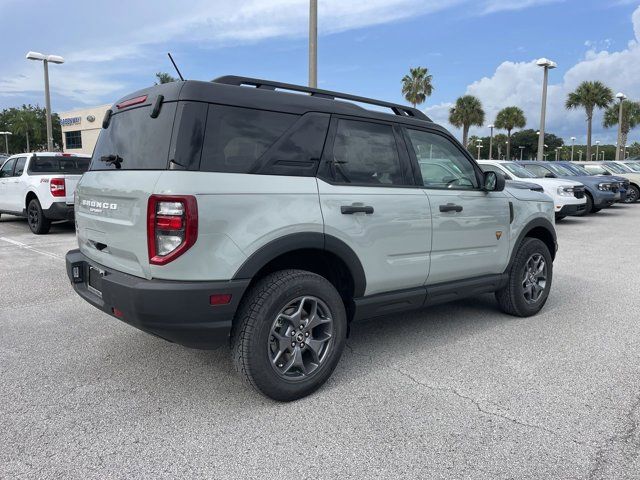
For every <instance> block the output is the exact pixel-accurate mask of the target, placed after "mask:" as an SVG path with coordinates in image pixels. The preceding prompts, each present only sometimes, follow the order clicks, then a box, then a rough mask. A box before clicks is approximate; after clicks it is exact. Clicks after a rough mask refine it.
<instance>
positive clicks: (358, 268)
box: [233, 232, 367, 298]
mask: <svg viewBox="0 0 640 480" xmlns="http://www.w3.org/2000/svg"><path fill="white" fill-rule="evenodd" d="M304 249H316V250H325V251H327V252H330V253H332V254H334V255H335V256H336V257H338V258H339V259H340V260H342V261H343V262H344V264H345V265H346V267H347V268H348V269H349V272H350V273H351V277H352V278H353V286H354V297H355V298H358V297H362V296H364V292H365V289H366V286H367V280H366V276H365V273H364V268H363V267H362V263H361V262H360V259H359V258H358V255H356V253H355V252H354V251H353V249H352V248H351V247H349V245H347V244H346V243H344V242H343V241H342V240H340V239H338V238H336V237H334V236H332V235H327V234H324V233H320V232H300V233H292V234H289V235H284V236H282V237H280V238H277V239H275V240H272V241H271V242H269V243H267V244H266V245H263V246H262V247H260V248H259V249H258V250H256V251H255V252H254V253H252V254H251V255H250V256H249V258H247V259H246V260H245V261H244V263H243V264H242V265H241V266H240V268H239V269H238V271H237V272H236V273H235V275H234V276H233V279H234V280H240V279H250V278H253V277H254V276H255V275H256V274H257V273H258V272H259V271H260V270H261V269H262V268H263V267H264V266H265V265H267V264H268V263H269V262H271V261H272V260H274V259H276V258H278V257H279V256H281V255H284V254H285V253H289V252H293V251H295V250H304Z"/></svg>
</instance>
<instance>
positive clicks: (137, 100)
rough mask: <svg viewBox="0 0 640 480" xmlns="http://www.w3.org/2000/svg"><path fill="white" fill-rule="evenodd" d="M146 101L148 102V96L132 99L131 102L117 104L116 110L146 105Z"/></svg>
mask: <svg viewBox="0 0 640 480" xmlns="http://www.w3.org/2000/svg"><path fill="white" fill-rule="evenodd" d="M146 101H147V96H146V95H141V96H139V97H134V98H130V99H129V100H125V101H124V102H121V103H119V104H117V105H116V108H117V109H118V110H120V109H122V108H127V107H130V106H132V105H138V104H139V103H144V102H146Z"/></svg>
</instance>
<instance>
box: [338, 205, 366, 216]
mask: <svg viewBox="0 0 640 480" xmlns="http://www.w3.org/2000/svg"><path fill="white" fill-rule="evenodd" d="M340 212H341V213H342V214H343V215H353V214H354V213H366V214H367V215H371V214H373V207H371V206H369V205H342V206H341V207H340Z"/></svg>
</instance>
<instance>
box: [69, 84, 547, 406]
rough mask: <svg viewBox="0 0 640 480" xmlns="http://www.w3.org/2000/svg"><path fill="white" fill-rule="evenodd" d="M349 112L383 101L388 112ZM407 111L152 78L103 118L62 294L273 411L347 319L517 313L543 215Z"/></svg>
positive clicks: (316, 370)
mask: <svg viewBox="0 0 640 480" xmlns="http://www.w3.org/2000/svg"><path fill="white" fill-rule="evenodd" d="M364 106H373V107H375V108H377V109H382V108H384V109H386V110H387V111H388V113H385V112H381V111H374V110H371V109H368V108H364ZM504 186H505V181H504V178H503V177H502V176H501V175H499V174H496V173H495V172H489V173H483V172H482V171H481V170H480V168H479V167H478V165H477V164H476V162H475V161H474V160H473V158H472V157H471V156H470V155H469V153H468V152H467V151H466V149H464V148H463V147H462V146H461V145H460V144H459V143H458V142H457V141H456V140H455V139H454V138H453V136H452V135H451V134H450V133H449V132H447V131H446V130H445V129H444V128H442V127H440V126H438V125H436V124H434V123H432V122H431V121H430V120H429V118H427V117H426V116H425V115H424V113H422V112H420V111H419V110H417V109H414V108H410V107H407V106H403V105H397V104H393V103H387V102H383V101H378V100H373V99H368V98H362V97H358V96H353V95H347V94H341V93H337V92H331V91H326V90H319V89H312V88H306V87H301V86H297V85H289V84H283V83H277V82H271V81H266V80H258V79H251V78H243V77H233V76H228V77H222V78H219V79H217V80H215V81H213V82H198V81H184V82H175V83H169V84H164V85H157V86H154V87H151V88H148V89H145V90H141V91H138V92H136V93H133V94H131V95H128V96H127V97H125V98H123V99H121V100H119V101H118V102H116V103H115V104H114V105H113V107H112V108H111V109H110V110H108V111H107V114H106V115H105V118H104V120H103V122H102V130H101V133H100V136H99V139H98V143H97V145H96V148H95V151H94V154H93V157H92V160H91V164H90V167H89V171H88V172H87V173H86V174H85V175H84V176H83V177H82V179H81V181H80V183H79V184H78V187H77V195H76V204H75V212H76V233H77V238H78V246H79V249H77V250H72V251H70V252H69V253H68V254H67V272H68V276H69V278H70V280H71V282H72V284H73V287H74V289H75V290H76V292H77V293H78V294H79V295H80V296H81V297H82V298H84V299H85V300H86V301H88V302H89V303H91V304H92V305H94V306H96V307H97V308H99V309H100V310H102V311H104V312H106V313H108V314H109V315H111V316H113V317H115V318H118V319H120V320H122V321H123V322H126V323H128V324H129V325H132V326H134V327H137V328H139V329H140V330H143V331H146V332H149V333H151V334H153V335H156V336H159V337H162V338H164V339H166V340H169V341H172V342H176V343H180V344H183V345H186V346H190V347H196V348H214V347H216V346H219V345H220V344H224V343H227V342H229V343H230V345H231V348H232V351H233V357H234V360H235V364H236V367H237V369H238V371H239V372H240V374H241V375H242V376H244V378H245V379H246V380H247V381H248V382H249V383H250V384H251V385H253V386H254V387H255V388H257V389H258V390H259V391H260V392H262V393H263V394H265V395H267V396H269V397H271V398H274V399H277V400H283V401H287V400H293V399H297V398H300V397H303V396H305V395H308V394H310V393H311V392H313V391H314V390H316V389H317V388H319V387H320V386H321V385H322V384H323V383H324V382H325V381H326V379H327V378H328V377H329V376H330V375H331V373H332V371H333V369H334V368H335V367H336V365H337V363H338V361H339V359H340V356H341V354H342V351H343V349H344V346H345V340H346V337H347V334H348V331H349V325H350V324H351V322H354V321H357V320H360V319H363V318H367V317H374V316H379V315H388V314H394V313H398V312H402V311H407V310H412V309H418V308H422V307H425V306H428V305H432V304H435V303H440V302H446V301H450V300H456V299H459V298H462V297H466V296H470V295H477V294H480V293H486V292H495V295H496V298H497V302H498V305H499V306H500V307H501V308H502V310H503V311H505V312H507V313H509V314H512V315H517V316H530V315H534V314H535V313H537V312H538V311H539V310H540V309H541V308H542V307H543V305H544V304H545V302H546V300H547V297H548V295H549V291H550V288H551V281H552V275H553V260H554V257H555V253H556V248H557V244H556V233H555V229H554V206H553V202H552V200H551V198H550V197H548V196H547V195H545V194H543V193H540V192H535V191H531V190H528V189H509V188H507V189H505V188H504Z"/></svg>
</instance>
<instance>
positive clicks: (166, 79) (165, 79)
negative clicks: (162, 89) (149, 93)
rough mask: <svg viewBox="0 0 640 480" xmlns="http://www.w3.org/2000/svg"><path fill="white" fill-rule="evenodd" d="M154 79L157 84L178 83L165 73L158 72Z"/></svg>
mask: <svg viewBox="0 0 640 480" xmlns="http://www.w3.org/2000/svg"><path fill="white" fill-rule="evenodd" d="M156 78H157V79H158V82H159V83H171V82H176V81H178V79H177V78H175V77H172V76H171V75H169V74H168V73H167V72H158V73H156ZM156 85H157V83H156Z"/></svg>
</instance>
